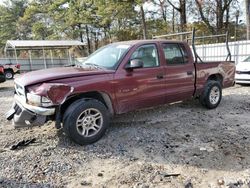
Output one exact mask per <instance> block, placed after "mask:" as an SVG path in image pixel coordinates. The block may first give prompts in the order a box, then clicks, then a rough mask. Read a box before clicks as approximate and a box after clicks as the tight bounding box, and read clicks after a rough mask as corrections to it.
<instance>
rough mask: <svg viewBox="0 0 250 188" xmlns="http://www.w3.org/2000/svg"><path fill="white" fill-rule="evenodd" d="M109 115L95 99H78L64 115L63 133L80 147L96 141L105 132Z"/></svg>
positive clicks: (104, 107) (103, 106)
mask: <svg viewBox="0 0 250 188" xmlns="http://www.w3.org/2000/svg"><path fill="white" fill-rule="evenodd" d="M109 122H110V114H109V111H108V109H107V108H106V106H105V105H104V104H103V103H101V102H100V101H98V100H95V99H89V100H87V99H79V100H77V101H75V102H74V103H72V104H71V105H70V106H69V107H68V108H67V110H66V112H65V113H64V117H63V131H64V132H65V133H66V134H67V135H68V136H69V137H70V139H72V140H73V141H74V142H76V143H77V144H80V145H86V144H91V143H94V142H96V141H98V140H99V139H100V138H101V137H102V136H103V135H104V134H105V132H106V130H107V128H108V126H109Z"/></svg>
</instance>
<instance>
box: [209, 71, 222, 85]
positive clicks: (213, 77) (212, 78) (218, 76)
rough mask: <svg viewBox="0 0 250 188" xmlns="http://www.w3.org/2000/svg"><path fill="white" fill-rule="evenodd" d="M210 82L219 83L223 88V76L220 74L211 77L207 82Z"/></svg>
mask: <svg viewBox="0 0 250 188" xmlns="http://www.w3.org/2000/svg"><path fill="white" fill-rule="evenodd" d="M210 80H214V81H219V82H220V84H221V86H223V76H222V75H221V74H220V73H217V74H211V75H209V77H208V78H207V81H206V82H208V81H210Z"/></svg>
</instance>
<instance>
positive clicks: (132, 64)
mask: <svg viewBox="0 0 250 188" xmlns="http://www.w3.org/2000/svg"><path fill="white" fill-rule="evenodd" d="M142 67H143V62H142V61H141V60H140V59H132V60H131V61H130V62H129V63H128V64H127V65H126V67H125V68H126V69H132V70H133V69H138V68H142Z"/></svg>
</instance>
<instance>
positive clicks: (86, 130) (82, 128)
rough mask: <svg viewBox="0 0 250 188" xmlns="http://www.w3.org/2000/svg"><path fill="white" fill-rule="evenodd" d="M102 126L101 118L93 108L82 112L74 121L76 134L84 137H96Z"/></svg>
mask: <svg viewBox="0 0 250 188" xmlns="http://www.w3.org/2000/svg"><path fill="white" fill-rule="evenodd" d="M102 125H103V116H102V114H101V112H100V111H99V110H97V109H95V108H88V109H86V110H84V111H83V112H82V113H81V114H80V115H79V116H78V118H77V120H76V129H77V132H78V133H79V134H80V135H82V136H84V137H91V136H94V135H96V134H97V133H98V132H99V131H100V129H101V127H102Z"/></svg>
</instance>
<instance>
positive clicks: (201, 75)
mask: <svg viewBox="0 0 250 188" xmlns="http://www.w3.org/2000/svg"><path fill="white" fill-rule="evenodd" d="M195 65H196V95H199V94H200V93H201V91H202V90H203V87H204V85H205V82H206V81H207V80H208V79H209V75H214V74H216V75H217V76H218V77H220V78H221V84H222V87H223V88H227V87H230V86H233V85H234V77H235V64H234V61H207V62H206V61H205V62H202V63H201V62H198V63H196V64H195Z"/></svg>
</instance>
